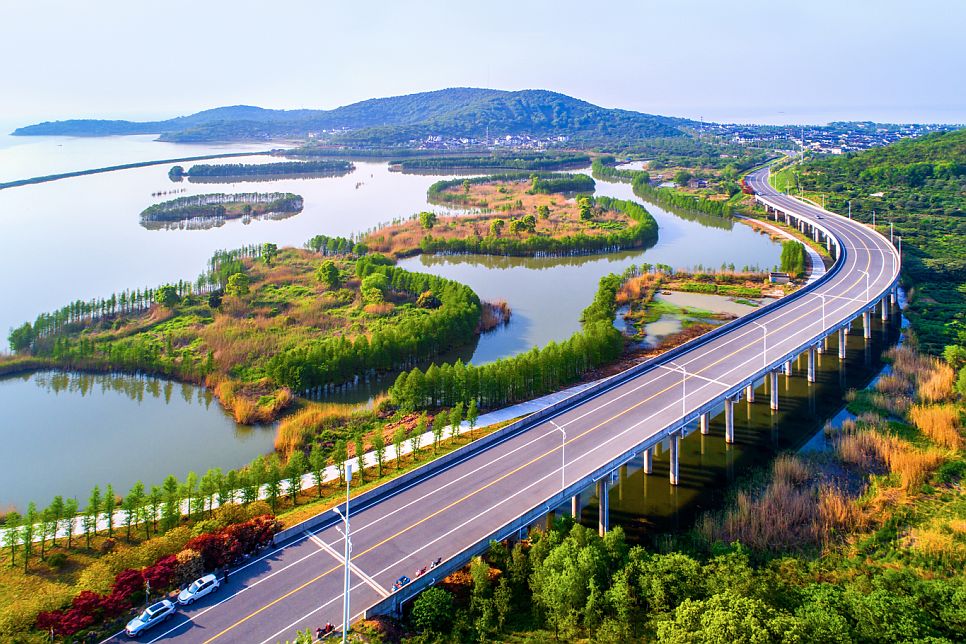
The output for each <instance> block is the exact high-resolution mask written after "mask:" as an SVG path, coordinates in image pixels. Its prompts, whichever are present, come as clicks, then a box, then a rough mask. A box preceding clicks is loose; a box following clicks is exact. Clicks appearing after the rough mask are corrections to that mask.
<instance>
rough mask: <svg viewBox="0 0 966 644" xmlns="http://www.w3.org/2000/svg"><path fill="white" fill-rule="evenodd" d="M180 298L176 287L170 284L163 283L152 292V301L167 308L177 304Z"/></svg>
mask: <svg viewBox="0 0 966 644" xmlns="http://www.w3.org/2000/svg"><path fill="white" fill-rule="evenodd" d="M180 299H181V298H180V297H178V289H177V288H176V287H175V286H173V285H171V284H165V285H164V286H162V287H160V288H158V289H157V290H156V291H155V292H154V301H155V302H157V303H158V304H160V305H161V306H165V307H167V308H169V309H170V308H172V307H173V306H174V305H175V304H177V303H178V302H179V301H180Z"/></svg>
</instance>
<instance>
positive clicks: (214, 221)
mask: <svg viewBox="0 0 966 644" xmlns="http://www.w3.org/2000/svg"><path fill="white" fill-rule="evenodd" d="M302 206H303V203H302V197H300V196H299V195H295V194H292V193H290V192H249V193H242V194H222V193H217V194H206V195H192V196H189V197H178V198H177V199H172V200H170V201H164V202H162V203H158V204H154V205H153V206H149V207H147V208H145V209H144V210H143V211H141V225H142V226H144V227H145V228H148V229H151V230H160V229H183V228H189V229H192V228H213V227H216V226H222V225H224V223H225V222H226V221H228V220H231V219H243V218H251V217H262V218H272V219H284V218H287V217H292V216H294V215H297V214H298V213H300V212H302Z"/></svg>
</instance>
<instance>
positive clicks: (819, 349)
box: [815, 336, 828, 355]
mask: <svg viewBox="0 0 966 644" xmlns="http://www.w3.org/2000/svg"><path fill="white" fill-rule="evenodd" d="M827 344H828V336H825V337H823V338H822V339H821V340H819V341H818V345H817V346H816V347H815V352H816V353H817V354H818V355H822V354H823V353H825V349H826V345H827Z"/></svg>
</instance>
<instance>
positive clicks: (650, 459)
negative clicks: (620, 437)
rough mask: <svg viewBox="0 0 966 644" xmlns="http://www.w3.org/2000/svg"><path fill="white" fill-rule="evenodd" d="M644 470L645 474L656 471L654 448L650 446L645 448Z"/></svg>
mask: <svg viewBox="0 0 966 644" xmlns="http://www.w3.org/2000/svg"><path fill="white" fill-rule="evenodd" d="M641 469H643V470H644V473H645V474H650V473H651V472H653V471H654V448H653V447H648V448H647V449H646V450H644V467H643V468H641Z"/></svg>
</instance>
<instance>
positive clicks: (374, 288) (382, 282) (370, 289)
mask: <svg viewBox="0 0 966 644" xmlns="http://www.w3.org/2000/svg"><path fill="white" fill-rule="evenodd" d="M388 288H389V280H388V278H387V277H386V276H385V274H383V273H373V274H372V275H369V276H367V277H364V278H363V279H362V284H361V285H360V286H359V293H360V294H361V295H362V300H363V301H364V302H365V303H366V304H379V303H381V302H382V301H383V300H384V299H385V295H386V290H387V289H388Z"/></svg>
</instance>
